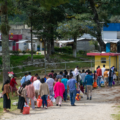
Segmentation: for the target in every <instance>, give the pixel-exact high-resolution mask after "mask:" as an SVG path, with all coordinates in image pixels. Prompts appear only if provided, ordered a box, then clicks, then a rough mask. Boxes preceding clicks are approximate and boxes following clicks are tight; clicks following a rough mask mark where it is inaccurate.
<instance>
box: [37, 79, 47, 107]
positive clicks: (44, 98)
mask: <svg viewBox="0 0 120 120" xmlns="http://www.w3.org/2000/svg"><path fill="white" fill-rule="evenodd" d="M39 93H40V96H41V98H42V105H43V108H44V104H45V105H46V107H45V108H46V109H47V96H48V94H49V88H48V84H47V83H45V81H44V78H42V79H41V84H40V91H39Z"/></svg>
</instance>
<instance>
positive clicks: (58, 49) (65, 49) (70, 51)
mask: <svg viewBox="0 0 120 120" xmlns="http://www.w3.org/2000/svg"><path fill="white" fill-rule="evenodd" d="M54 49H55V52H62V53H69V54H72V47H68V46H66V47H62V48H59V47H55V48H54Z"/></svg>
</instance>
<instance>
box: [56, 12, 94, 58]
mask: <svg viewBox="0 0 120 120" xmlns="http://www.w3.org/2000/svg"><path fill="white" fill-rule="evenodd" d="M89 16H90V15H89V14H83V15H82V14H81V15H80V14H78V15H76V16H75V18H73V19H71V20H69V21H67V22H66V21H65V22H63V23H60V24H59V28H58V29H57V31H58V32H59V33H60V35H61V36H63V37H65V38H67V39H69V38H70V37H72V38H73V39H74V42H73V56H74V57H76V55H77V54H76V53H77V48H76V44H77V38H78V37H81V36H82V35H83V34H84V33H87V32H88V31H89V30H90V29H92V28H90V26H91V25H93V24H92V22H90V21H86V22H85V20H86V19H88V18H89ZM88 26H89V27H88Z"/></svg>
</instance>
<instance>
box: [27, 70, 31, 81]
mask: <svg viewBox="0 0 120 120" xmlns="http://www.w3.org/2000/svg"><path fill="white" fill-rule="evenodd" d="M31 78H32V76H31V72H29V73H28V76H27V77H26V81H28V80H31Z"/></svg>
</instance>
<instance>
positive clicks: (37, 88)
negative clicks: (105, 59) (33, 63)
mask: <svg viewBox="0 0 120 120" xmlns="http://www.w3.org/2000/svg"><path fill="white" fill-rule="evenodd" d="M115 76H116V74H115V68H114V66H113V67H111V69H110V70H108V69H106V68H105V65H103V68H100V66H98V67H97V69H96V71H94V73H92V71H90V70H89V69H88V70H86V71H85V70H84V69H83V70H82V72H81V71H79V68H78V66H77V67H76V68H75V69H74V70H70V72H68V71H67V70H64V71H61V72H60V73H59V74H57V73H55V72H54V71H53V70H52V71H51V72H50V73H49V74H48V75H45V76H44V78H40V76H39V75H38V74H35V75H34V76H32V75H31V72H29V73H28V74H27V73H25V75H24V76H23V77H22V79H21V81H20V83H21V86H20V87H19V88H18V89H17V87H16V85H18V84H17V82H16V78H17V77H16V75H15V74H14V75H13V77H12V79H11V80H10V81H9V80H6V81H5V83H4V84H3V87H2V91H3V108H4V112H8V110H7V109H10V108H11V101H10V97H9V94H10V92H11V93H12V96H14V94H13V93H14V92H15V94H16V95H17V94H18V95H19V100H18V109H20V112H21V113H22V112H23V107H24V104H25V103H27V104H28V105H29V102H30V101H31V107H32V109H35V105H36V99H37V98H38V96H39V95H40V97H41V99H42V106H43V108H45V109H47V99H48V96H51V97H54V98H55V100H56V106H61V105H62V101H64V102H66V101H67V96H68V95H70V104H71V106H76V105H75V98H76V94H77V93H80V92H82V93H85V94H87V100H92V90H93V88H97V87H101V86H102V85H103V84H104V85H105V86H106V87H107V86H110V87H111V86H112V84H113V80H114V79H116V78H115Z"/></svg>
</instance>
